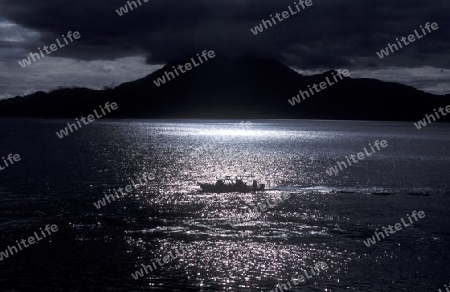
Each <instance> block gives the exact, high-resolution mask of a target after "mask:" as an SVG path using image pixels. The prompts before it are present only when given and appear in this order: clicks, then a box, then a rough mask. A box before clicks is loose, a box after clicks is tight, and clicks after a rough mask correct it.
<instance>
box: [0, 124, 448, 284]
mask: <svg viewBox="0 0 450 292" xmlns="http://www.w3.org/2000/svg"><path fill="white" fill-rule="evenodd" d="M66 122H67V121H45V120H0V138H1V143H0V155H1V156H5V155H7V154H9V153H13V154H15V153H18V154H20V156H21V158H22V159H21V161H19V162H17V163H16V164H14V165H12V166H10V167H8V168H6V169H5V170H2V171H0V252H1V251H5V250H6V249H7V246H8V245H10V246H11V245H14V244H15V241H16V240H21V239H22V238H25V239H26V238H28V237H30V236H32V235H33V232H35V231H38V230H39V228H40V227H45V225H47V224H50V225H51V224H56V225H57V226H58V227H59V231H57V232H55V233H53V234H52V235H51V236H49V237H47V238H45V239H42V240H41V241H39V243H38V244H34V245H31V246H30V247H28V248H25V249H24V250H22V251H19V252H18V253H17V254H14V255H12V256H9V257H8V258H4V259H3V260H2V261H0V290H1V291H143V290H160V291H270V290H273V289H275V287H276V285H277V284H285V283H286V282H287V281H288V280H289V279H291V278H292V277H293V276H298V275H299V274H301V273H302V269H303V270H309V269H310V267H311V266H313V265H314V264H315V263H317V262H319V261H320V262H324V263H326V264H327V265H328V267H329V268H328V269H327V270H326V271H323V272H321V273H320V274H319V275H317V276H314V277H313V278H311V279H308V280H307V281H306V282H305V283H303V284H299V285H297V286H292V289H291V290H290V291H420V292H422V291H438V289H439V288H441V289H443V288H444V285H445V284H448V283H449V282H450V213H449V211H450V180H449V177H450V158H449V154H450V150H449V147H450V131H449V130H450V125H444V124H438V123H434V124H431V125H429V126H427V127H426V128H424V129H421V130H417V129H416V128H415V127H414V125H413V123H392V122H389V123H386V122H342V121H298V122H293V121H252V124H251V125H250V124H248V123H246V124H245V125H246V127H239V122H240V121H228V122H217V121H192V120H183V121H138V122H136V121H109V122H108V121H96V122H95V123H93V124H91V125H89V126H86V127H84V128H82V129H80V130H78V131H75V132H74V133H71V134H70V135H69V136H68V137H65V138H63V139H59V138H58V137H57V136H56V134H55V132H56V131H57V130H60V129H62V128H63V127H64V126H65V123H66ZM242 125H243V124H241V126H242ZM375 140H386V141H387V142H388V147H386V148H383V149H382V150H381V151H378V152H377V153H374V154H373V155H372V156H370V157H369V158H367V159H365V160H363V161H360V162H358V163H357V164H355V165H352V166H350V167H349V168H347V169H345V170H343V171H340V172H339V174H338V175H337V176H329V175H328V174H327V173H326V169H327V168H328V167H331V166H333V165H335V164H336V163H337V162H338V161H345V156H346V155H350V154H357V153H358V152H362V151H363V148H364V147H368V144H369V143H372V144H374V141H375ZM2 165H3V164H2ZM144 172H154V173H155V176H156V179H155V180H154V181H150V182H149V183H147V184H146V185H145V186H140V187H139V188H136V189H133V191H132V194H131V195H128V196H125V197H123V198H120V199H117V200H116V201H112V202H111V203H110V204H107V206H105V207H103V208H101V209H97V208H96V207H95V206H94V204H93V203H94V202H97V200H99V199H101V198H102V197H103V196H104V194H105V193H106V192H108V191H109V190H113V189H116V188H119V187H122V188H125V186H127V185H128V184H129V178H135V177H137V176H140V175H141V174H142V173H144ZM227 174H232V175H234V174H241V175H242V174H244V175H254V176H255V178H256V179H257V180H259V181H261V182H263V183H266V185H268V187H269V190H267V191H265V192H260V193H256V194H255V193H248V194H237V193H230V194H220V195H219V194H210V193H200V192H198V190H199V188H198V186H197V182H198V181H211V182H213V181H214V178H215V176H223V175H227ZM285 193H289V194H290V198H289V199H288V200H286V201H284V202H282V203H281V204H279V205H277V206H275V207H273V208H270V209H268V210H267V211H265V212H263V213H262V214H261V215H260V216H259V217H258V218H256V219H255V220H253V221H249V222H245V223H242V224H238V225H236V226H235V227H234V228H233V227H232V226H231V225H229V224H228V223H227V220H228V219H230V218H233V217H236V216H238V215H240V214H243V213H244V212H245V211H246V210H247V209H248V208H250V209H253V208H254V206H256V205H257V204H261V203H263V202H264V201H265V200H266V199H268V198H271V199H276V198H278V197H280V196H282V195H283V194H285ZM414 210H416V211H424V212H425V214H426V216H425V218H423V219H420V220H419V221H417V222H415V223H414V224H413V225H412V226H409V227H408V228H406V229H404V230H400V231H398V232H396V233H395V234H391V235H390V236H389V237H388V238H386V239H384V240H381V241H380V242H377V243H376V244H375V245H373V246H370V247H367V246H366V245H365V244H364V243H363V240H366V239H367V238H368V237H372V236H373V233H374V231H375V230H376V229H381V228H382V227H383V226H385V227H387V226H388V225H394V224H396V223H400V222H401V219H402V218H404V219H406V218H407V214H409V215H410V214H411V213H412V211H414ZM187 243H189V244H190V245H191V246H192V247H193V248H192V250H190V251H188V252H185V253H184V254H183V255H182V256H179V257H178V258H176V259H171V260H170V262H168V263H166V264H164V265H162V266H158V268H157V269H156V270H155V271H153V272H150V273H148V274H146V275H145V276H144V277H141V278H139V279H138V280H135V279H134V278H133V277H132V275H131V274H132V273H134V272H135V271H137V270H139V269H140V268H141V267H142V266H141V264H146V265H147V264H151V263H152V262H156V259H158V258H162V257H164V256H165V255H167V254H168V252H170V251H173V250H174V249H177V248H180V247H181V246H184V245H185V244H187Z"/></svg>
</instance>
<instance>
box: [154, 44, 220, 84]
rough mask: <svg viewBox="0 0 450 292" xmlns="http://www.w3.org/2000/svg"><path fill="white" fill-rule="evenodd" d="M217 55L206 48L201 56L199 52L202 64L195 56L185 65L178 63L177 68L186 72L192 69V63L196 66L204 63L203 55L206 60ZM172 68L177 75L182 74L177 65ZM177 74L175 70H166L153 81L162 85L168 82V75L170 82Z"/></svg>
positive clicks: (198, 57) (198, 56)
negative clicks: (196, 60)
mask: <svg viewBox="0 0 450 292" xmlns="http://www.w3.org/2000/svg"><path fill="white" fill-rule="evenodd" d="M215 56H216V54H215V53H214V51H212V50H211V51H209V52H207V51H206V50H204V51H203V52H202V55H201V56H200V55H199V54H197V59H198V61H199V62H200V64H197V63H196V62H195V60H194V58H191V61H192V63H190V62H187V63H186V64H185V65H178V67H177V68H178V70H180V71H181V73H186V72H187V71H190V70H191V69H192V68H193V67H192V65H194V67H198V66H200V65H201V64H203V60H202V57H203V59H204V60H205V62H206V61H208V57H209V58H211V59H212V58H214V57H215ZM172 68H173V69H174V72H175V74H177V76H180V74H179V73H178V71H177V69H176V68H175V66H172ZM184 69H186V70H184ZM175 74H174V73H173V72H171V71H169V72H167V71H165V72H164V75H165V76H162V77H158V79H157V80H153V83H155V85H156V86H157V87H160V86H161V85H163V84H166V77H167V82H169V81H170V80H172V79H174V78H175V77H176V76H175Z"/></svg>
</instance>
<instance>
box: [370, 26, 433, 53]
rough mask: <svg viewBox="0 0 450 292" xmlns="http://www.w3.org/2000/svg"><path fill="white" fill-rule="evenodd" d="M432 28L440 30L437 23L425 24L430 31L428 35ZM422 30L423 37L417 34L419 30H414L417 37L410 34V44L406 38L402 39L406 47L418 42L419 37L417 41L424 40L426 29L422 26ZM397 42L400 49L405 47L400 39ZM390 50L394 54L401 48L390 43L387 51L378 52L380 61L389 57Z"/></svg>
mask: <svg viewBox="0 0 450 292" xmlns="http://www.w3.org/2000/svg"><path fill="white" fill-rule="evenodd" d="M430 27H431V29H432V30H437V29H438V28H439V26H438V24H437V23H436V22H433V23H432V24H430V23H429V22H427V23H426V24H425V29H426V30H427V31H428V33H431V30H430ZM420 28H421V29H422V32H423V35H420V34H419V32H417V29H415V30H414V33H415V35H414V34H410V35H409V36H408V41H409V42H407V41H406V37H402V38H401V41H402V42H403V44H404V45H405V46H407V45H409V44H410V43H413V42H415V41H416V37H417V39H421V38H423V37H424V36H426V35H427V33H426V31H425V29H424V28H423V27H422V26H420ZM395 40H396V41H397V44H398V46H399V47H400V49H401V48H403V46H402V44H401V42H400V41H399V40H398V38H396V39H395ZM394 48H395V51H394ZM389 50H391V53H394V52H397V51H398V50H399V48H398V47H397V45H396V44H390V43H389V44H388V46H387V47H386V48H385V49H383V50H381V51H380V52H377V55H378V57H380V59H383V58H384V57H387V56H389Z"/></svg>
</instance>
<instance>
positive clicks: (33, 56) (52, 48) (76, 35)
mask: <svg viewBox="0 0 450 292" xmlns="http://www.w3.org/2000/svg"><path fill="white" fill-rule="evenodd" d="M72 36H73V38H72ZM62 37H63V40H64V43H65V45H63V44H61V42H60V41H59V38H57V39H56V42H57V43H58V46H59V48H58V47H57V46H56V45H55V44H51V45H50V51H51V52H50V51H49V50H48V49H49V47H47V46H44V48H43V50H44V51H45V53H46V54H47V55H50V54H51V53H52V52H56V51H57V50H58V49H60V48H62V47H65V46H66V45H68V44H69V42H68V41H67V39H66V38H65V36H64V35H62ZM66 37H67V38H68V39H69V40H70V42H71V43H72V42H73V41H74V39H75V40H77V39H79V38H80V37H81V35H80V33H79V32H78V31H76V32H74V33H73V34H72V32H71V31H69V32H68V33H67V35H66ZM38 50H39V53H41V55H39V54H38V53H30V56H28V58H27V59H23V60H22V61H19V65H20V66H22V68H25V67H26V66H29V65H31V59H33V62H36V61H37V60H40V59H41V57H42V58H44V57H45V55H44V53H43V52H42V50H41V48H40V47H39V48H38ZM30 58H31V59H30Z"/></svg>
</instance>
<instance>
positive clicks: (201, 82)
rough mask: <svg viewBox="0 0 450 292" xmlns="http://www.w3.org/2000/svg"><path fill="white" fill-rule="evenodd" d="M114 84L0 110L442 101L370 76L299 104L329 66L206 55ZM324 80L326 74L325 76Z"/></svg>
mask: <svg viewBox="0 0 450 292" xmlns="http://www.w3.org/2000/svg"><path fill="white" fill-rule="evenodd" d="M185 63H186V61H180V62H172V63H170V64H167V65H166V66H165V67H164V68H162V69H160V70H158V71H156V72H154V73H152V74H150V75H148V76H146V77H144V78H142V79H139V80H136V81H133V82H128V83H124V84H122V85H120V86H118V87H116V88H114V89H109V90H90V89H85V88H75V89H60V90H55V91H52V92H50V93H44V92H37V93H35V94H32V95H28V96H24V97H16V98H11V99H8V100H3V101H0V115H2V116H22V117H49V118H57V117H81V116H86V115H88V114H91V113H92V111H93V110H94V109H97V108H98V106H99V105H103V104H104V103H105V102H107V101H109V102H116V103H117V104H118V109H117V110H116V111H114V112H112V113H111V114H109V115H108V116H106V117H107V118H293V119H296V118H315V119H361V120H418V119H421V118H422V119H423V117H424V115H425V114H428V113H432V111H433V109H435V108H436V109H437V108H438V107H440V106H441V107H445V106H446V105H448V104H450V103H449V101H450V98H449V97H450V96H449V95H446V96H437V95H433V94H429V93H425V92H423V91H420V90H417V89H415V88H413V87H410V86H406V85H402V84H398V83H391V82H382V81H379V80H375V79H352V78H345V79H344V80H342V81H339V82H338V83H336V84H334V85H332V86H329V87H328V88H327V89H325V90H322V91H321V92H319V93H315V94H314V95H313V96H310V97H309V98H306V99H305V100H303V101H302V102H301V103H299V104H296V105H295V106H292V105H291V104H290V103H289V102H288V99H291V98H292V97H294V96H296V95H297V94H298V93H299V90H302V91H306V90H307V86H308V85H313V84H314V83H316V84H319V83H320V82H323V81H325V77H326V76H328V77H329V78H330V76H331V73H333V72H335V71H329V72H324V73H323V74H319V75H314V76H303V75H300V74H298V73H296V72H295V71H293V70H291V69H290V68H288V67H286V66H284V65H282V64H281V63H279V62H277V61H273V60H263V59H256V58H241V59H236V60H230V59H226V58H222V59H220V58H218V57H216V58H214V59H211V60H209V61H208V62H206V63H204V64H202V65H200V66H198V67H195V68H193V69H192V70H190V71H188V72H187V73H184V74H180V76H179V77H176V78H174V79H172V80H171V81H169V82H166V84H164V85H161V86H160V87H157V86H156V85H155V84H154V82H153V81H154V80H156V79H157V78H158V77H160V76H162V75H163V74H164V72H165V71H173V69H172V66H177V65H178V64H185ZM330 80H331V79H330Z"/></svg>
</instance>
